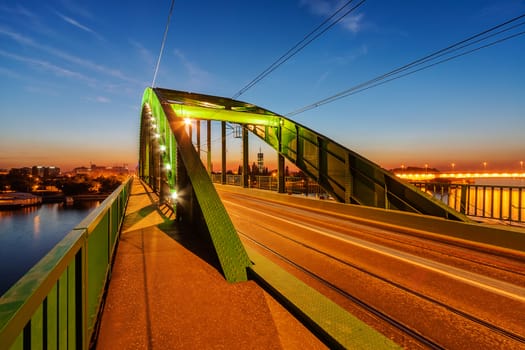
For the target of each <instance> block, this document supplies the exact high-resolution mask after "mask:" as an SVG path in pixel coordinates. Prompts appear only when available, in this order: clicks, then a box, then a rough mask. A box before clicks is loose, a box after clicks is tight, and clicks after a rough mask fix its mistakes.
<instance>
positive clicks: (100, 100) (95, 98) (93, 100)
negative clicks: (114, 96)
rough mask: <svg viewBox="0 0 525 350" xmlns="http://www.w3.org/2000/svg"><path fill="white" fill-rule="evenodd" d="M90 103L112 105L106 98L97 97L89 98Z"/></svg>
mask: <svg viewBox="0 0 525 350" xmlns="http://www.w3.org/2000/svg"><path fill="white" fill-rule="evenodd" d="M87 100H88V101H91V102H98V103H110V102H111V100H110V99H109V98H107V97H104V96H97V97H89V98H87Z"/></svg>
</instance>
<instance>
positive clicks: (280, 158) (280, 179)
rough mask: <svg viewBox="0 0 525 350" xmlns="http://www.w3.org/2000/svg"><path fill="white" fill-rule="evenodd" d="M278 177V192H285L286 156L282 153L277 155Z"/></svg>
mask: <svg viewBox="0 0 525 350" xmlns="http://www.w3.org/2000/svg"><path fill="white" fill-rule="evenodd" d="M277 175H278V176H277V177H278V181H277V182H278V186H279V187H278V192H279V193H284V192H285V176H284V175H285V174H284V156H283V155H282V154H280V153H278V154H277Z"/></svg>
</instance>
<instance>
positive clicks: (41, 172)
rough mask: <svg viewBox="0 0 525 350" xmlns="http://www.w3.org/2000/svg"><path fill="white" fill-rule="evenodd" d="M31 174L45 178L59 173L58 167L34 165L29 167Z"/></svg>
mask: <svg viewBox="0 0 525 350" xmlns="http://www.w3.org/2000/svg"><path fill="white" fill-rule="evenodd" d="M31 175H33V176H38V177H45V178H48V177H57V176H58V175H60V168H57V167H55V166H41V165H34V166H33V167H32V168H31Z"/></svg>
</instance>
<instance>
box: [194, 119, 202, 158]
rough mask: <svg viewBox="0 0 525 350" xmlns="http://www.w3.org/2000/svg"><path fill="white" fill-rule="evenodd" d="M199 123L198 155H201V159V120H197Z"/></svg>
mask: <svg viewBox="0 0 525 350" xmlns="http://www.w3.org/2000/svg"><path fill="white" fill-rule="evenodd" d="M195 122H196V123H197V154H198V155H199V158H200V157H201V121H200V119H197V120H196V121H195Z"/></svg>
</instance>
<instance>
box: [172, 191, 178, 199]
mask: <svg viewBox="0 0 525 350" xmlns="http://www.w3.org/2000/svg"><path fill="white" fill-rule="evenodd" d="M177 197H178V196H177V192H175V191H173V192H171V199H173V200H174V201H176V200H177Z"/></svg>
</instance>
